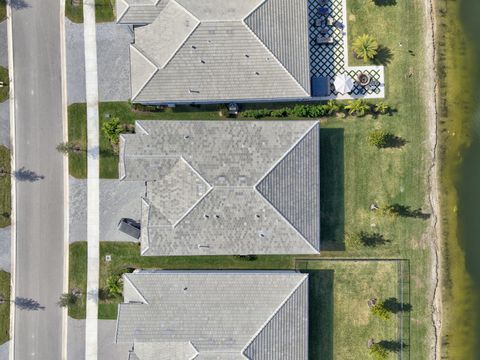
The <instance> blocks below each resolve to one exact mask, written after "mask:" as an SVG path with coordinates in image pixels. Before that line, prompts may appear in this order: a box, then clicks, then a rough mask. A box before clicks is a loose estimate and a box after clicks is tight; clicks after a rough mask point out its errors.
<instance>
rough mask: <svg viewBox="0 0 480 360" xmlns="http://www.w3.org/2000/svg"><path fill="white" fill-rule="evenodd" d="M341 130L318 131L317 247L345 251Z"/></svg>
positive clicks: (342, 137)
mask: <svg viewBox="0 0 480 360" xmlns="http://www.w3.org/2000/svg"><path fill="white" fill-rule="evenodd" d="M343 166H344V130H343V129H342V128H327V129H322V130H321V131H320V247H321V249H322V250H327V251H328V250H330V251H342V250H345V243H344V237H345V234H344V232H345V205H344V191H345V189H344V169H343Z"/></svg>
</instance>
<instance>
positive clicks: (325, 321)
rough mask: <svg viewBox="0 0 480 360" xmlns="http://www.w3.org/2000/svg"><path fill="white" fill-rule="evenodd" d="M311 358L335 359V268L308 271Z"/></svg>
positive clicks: (312, 359)
mask: <svg viewBox="0 0 480 360" xmlns="http://www.w3.org/2000/svg"><path fill="white" fill-rule="evenodd" d="M308 273H309V275H310V276H309V279H308V287H309V289H308V294H309V304H308V307H309V308H308V313H309V317H308V318H309V341H308V345H309V351H308V353H309V359H310V360H314V359H315V360H316V359H322V360H333V311H334V308H333V278H334V271H333V270H312V271H308Z"/></svg>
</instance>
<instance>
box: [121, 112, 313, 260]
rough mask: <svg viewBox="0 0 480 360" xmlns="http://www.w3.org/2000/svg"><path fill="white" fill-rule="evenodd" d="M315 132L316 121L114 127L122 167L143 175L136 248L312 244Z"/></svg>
mask: <svg viewBox="0 0 480 360" xmlns="http://www.w3.org/2000/svg"><path fill="white" fill-rule="evenodd" d="M319 131H320V130H319V124H318V122H315V121H218V122H211V121H148V122H145V121H143V122H140V121H139V122H137V134H132V135H128V134H126V135H122V136H121V144H120V145H121V146H120V166H119V168H120V179H122V180H124V181H134V180H136V181H138V180H145V181H147V192H146V196H145V198H144V199H143V202H142V253H143V254H144V255H160V256H161V255H205V254H209V255H219V254H313V253H318V250H319V247H320V227H319V221H320V220H319V219H320V214H319V209H320V186H319V185H320V183H319V182H320V180H319V171H320V167H319V162H320V156H319V141H320V139H319ZM147 134H148V135H147Z"/></svg>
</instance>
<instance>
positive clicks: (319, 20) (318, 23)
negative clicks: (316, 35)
mask: <svg viewBox="0 0 480 360" xmlns="http://www.w3.org/2000/svg"><path fill="white" fill-rule="evenodd" d="M324 21H325V19H323V18H318V19H316V20H315V26H316V27H321V26H323V23H324Z"/></svg>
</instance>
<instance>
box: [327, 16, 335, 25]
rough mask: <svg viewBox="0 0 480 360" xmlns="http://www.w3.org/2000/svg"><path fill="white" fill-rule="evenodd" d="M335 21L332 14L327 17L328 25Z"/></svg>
mask: <svg viewBox="0 0 480 360" xmlns="http://www.w3.org/2000/svg"><path fill="white" fill-rule="evenodd" d="M333 23H334V20H333V18H332V17H331V16H329V17H327V25H328V26H332V25H333Z"/></svg>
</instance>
